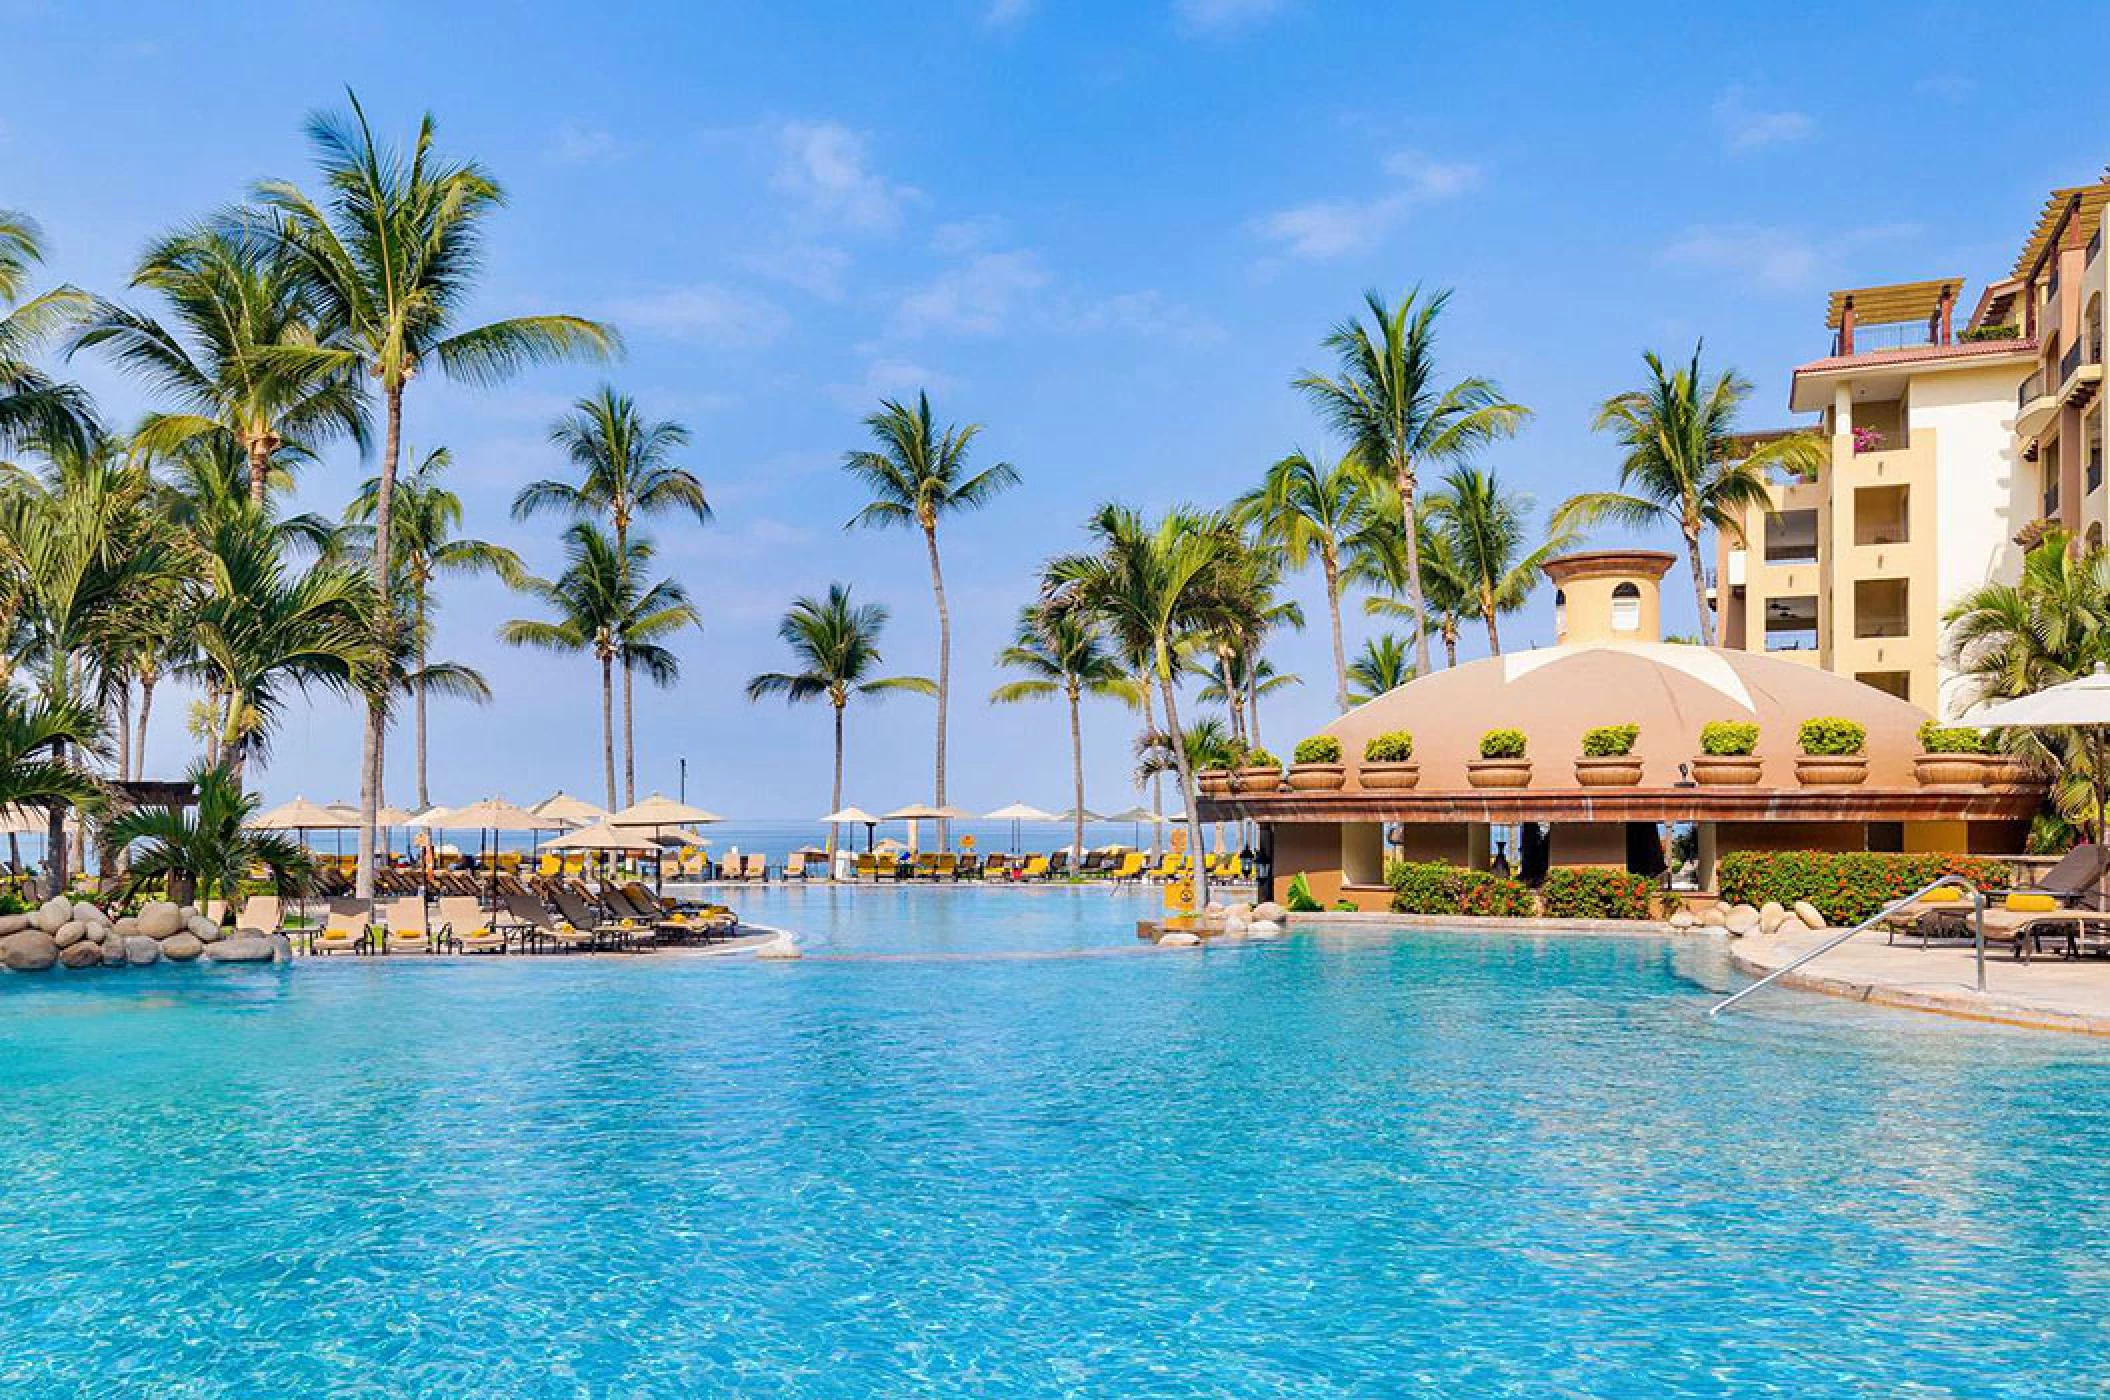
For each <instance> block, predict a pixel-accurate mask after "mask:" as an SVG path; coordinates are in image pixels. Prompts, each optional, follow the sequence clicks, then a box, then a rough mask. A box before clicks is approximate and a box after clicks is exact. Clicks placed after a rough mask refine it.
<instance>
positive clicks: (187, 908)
mask: <svg viewBox="0 0 2110 1400" xmlns="http://www.w3.org/2000/svg"><path fill="white" fill-rule="evenodd" d="M176 912H177V913H179V914H181V915H182V916H183V921H184V922H185V923H189V922H190V921H191V920H192V919H195V918H197V917H198V916H199V915H200V914H203V913H204V912H205V911H204V910H203V909H200V908H199V907H198V906H197V905H195V904H186V905H184V906H183V907H182V908H181V909H178V910H177V911H176Z"/></svg>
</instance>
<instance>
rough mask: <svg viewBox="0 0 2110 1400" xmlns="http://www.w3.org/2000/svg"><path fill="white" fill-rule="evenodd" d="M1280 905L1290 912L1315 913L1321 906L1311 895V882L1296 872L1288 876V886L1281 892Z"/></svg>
mask: <svg viewBox="0 0 2110 1400" xmlns="http://www.w3.org/2000/svg"><path fill="white" fill-rule="evenodd" d="M1282 907H1283V908H1284V909H1287V910H1289V912H1290V913H1292V914H1316V913H1318V912H1319V909H1320V907H1321V906H1320V904H1319V901H1318V900H1317V899H1315V898H1314V897H1313V896H1312V892H1311V882H1310V881H1309V880H1306V879H1305V878H1304V876H1303V875H1302V874H1296V875H1292V876H1290V877H1289V888H1288V889H1286V890H1284V891H1283V892H1282Z"/></svg>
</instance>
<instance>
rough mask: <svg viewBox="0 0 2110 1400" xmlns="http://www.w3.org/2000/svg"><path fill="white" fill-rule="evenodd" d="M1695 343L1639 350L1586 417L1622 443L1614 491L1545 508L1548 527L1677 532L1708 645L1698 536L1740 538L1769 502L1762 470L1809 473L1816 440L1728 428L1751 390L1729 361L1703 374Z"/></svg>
mask: <svg viewBox="0 0 2110 1400" xmlns="http://www.w3.org/2000/svg"><path fill="white" fill-rule="evenodd" d="M1700 350H1701V347H1700V346H1698V345H1695V346H1694V347H1693V351H1692V360H1691V361H1690V362H1689V363H1688V364H1686V365H1683V366H1681V367H1679V368H1677V369H1671V368H1669V367H1667V366H1666V365H1665V364H1664V363H1663V361H1662V360H1661V359H1659V358H1658V357H1657V356H1656V354H1655V352H1654V351H1650V352H1648V353H1646V354H1644V355H1643V356H1642V361H1643V363H1644V364H1646V365H1647V366H1648V381H1647V383H1645V384H1644V385H1643V386H1642V387H1641V388H1639V389H1631V390H1628V391H1627V392H1626V393H1623V394H1615V395H1614V396H1612V397H1611V398H1609V399H1607V400H1605V402H1604V404H1603V405H1602V406H1601V407H1600V408H1599V409H1598V410H1597V423H1596V426H1597V428H1598V430H1599V431H1601V432H1610V433H1612V434H1613V435H1614V436H1615V437H1616V438H1617V439H1618V440H1619V444H1620V446H1621V447H1623V448H1624V449H1625V455H1624V456H1623V457H1621V458H1620V461H1619V485H1620V488H1621V489H1619V490H1617V491H1590V492H1585V493H1584V494H1582V495H1579V496H1575V497H1572V498H1571V499H1570V500H1569V501H1568V502H1567V503H1566V504H1564V505H1563V506H1561V508H1560V509H1559V510H1557V511H1555V512H1554V514H1553V523H1554V526H1555V528H1556V529H1561V528H1569V527H1580V526H1587V525H1590V524H1592V523H1595V522H1598V521H1607V520H1609V521H1613V522H1616V523H1618V524H1623V525H1636V526H1647V525H1655V524H1667V525H1669V526H1671V527H1672V528H1673V529H1675V530H1676V531H1677V532H1678V534H1679V536H1680V537H1681V538H1682V539H1683V540H1684V541H1685V561H1686V565H1687V567H1688V568H1689V569H1690V571H1691V574H1692V599H1693V607H1694V610H1695V612H1696V615H1697V617H1698V623H1699V629H1700V642H1701V645H1703V646H1713V645H1714V619H1713V616H1712V614H1711V612H1710V610H1709V608H1708V606H1707V575H1706V569H1705V567H1704V566H1703V565H1702V563H1701V554H1700V544H1701V540H1702V538H1703V536H1704V535H1705V534H1706V532H1707V531H1708V530H1710V529H1711V530H1714V531H1717V532H1726V533H1728V534H1729V535H1730V537H1731V538H1733V539H1737V540H1742V539H1743V521H1744V518H1745V516H1746V514H1747V513H1748V512H1750V511H1752V510H1764V509H1766V508H1767V507H1768V506H1769V505H1770V504H1771V503H1772V499H1773V497H1772V488H1771V483H1770V479H1769V474H1770V473H1771V472H1772V471H1774V470H1780V471H1786V472H1792V473H1795V474H1797V475H1808V474H1811V473H1814V472H1815V471H1816V470H1817V469H1818V468H1819V467H1820V466H1821V465H1822V464H1823V462H1824V459H1825V446H1824V443H1823V442H1822V440H1820V439H1819V438H1817V437H1816V436H1815V435H1813V434H1809V433H1791V434H1789V435H1787V436H1784V437H1778V438H1774V439H1772V440H1771V441H1769V442H1765V443H1762V444H1760V445H1759V446H1757V447H1751V446H1749V445H1748V444H1746V443H1745V442H1743V441H1742V440H1740V439H1739V438H1738V437H1737V436H1736V416H1737V413H1738V411H1739V410H1740V409H1741V408H1742V407H1743V404H1744V400H1746V399H1748V398H1749V397H1750V396H1751V384H1750V382H1749V381H1748V380H1746V379H1745V378H1744V377H1743V376H1742V375H1739V374H1738V373H1737V372H1736V371H1735V370H1733V369H1731V370H1723V371H1722V372H1721V373H1719V374H1716V375H1714V376H1713V377H1711V378H1710V377H1708V375H1707V374H1706V372H1705V371H1704V370H1702V369H1701V367H1700Z"/></svg>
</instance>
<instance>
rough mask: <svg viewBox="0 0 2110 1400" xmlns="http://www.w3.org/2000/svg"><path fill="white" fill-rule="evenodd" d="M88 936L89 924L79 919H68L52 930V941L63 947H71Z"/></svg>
mask: <svg viewBox="0 0 2110 1400" xmlns="http://www.w3.org/2000/svg"><path fill="white" fill-rule="evenodd" d="M87 936H88V926H87V925H86V924H84V923H82V922H81V921H80V920H79V919H68V920H67V921H66V922H65V923H63V924H60V925H59V926H58V927H57V928H55V929H53V930H52V932H51V941H52V942H54V943H56V944H58V945H59V946H60V947H61V948H71V947H72V946H73V945H74V944H76V943H78V942H80V941H81V940H82V939H84V938H86V937H87Z"/></svg>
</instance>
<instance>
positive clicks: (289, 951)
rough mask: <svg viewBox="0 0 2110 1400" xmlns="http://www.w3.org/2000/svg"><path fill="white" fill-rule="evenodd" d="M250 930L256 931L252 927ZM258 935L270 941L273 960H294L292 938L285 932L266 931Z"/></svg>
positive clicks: (280, 961) (277, 961)
mask: <svg viewBox="0 0 2110 1400" xmlns="http://www.w3.org/2000/svg"><path fill="white" fill-rule="evenodd" d="M250 932H251V933H255V932H256V930H254V929H251V930H250ZM257 936H258V937H260V938H262V939H264V940H265V941H267V942H268V943H270V945H271V961H273V962H275V963H282V962H292V961H293V940H292V939H290V938H288V937H286V935H284V934H283V933H265V934H258V935H257Z"/></svg>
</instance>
